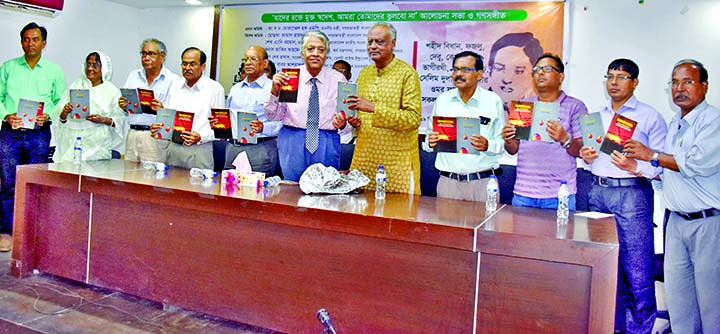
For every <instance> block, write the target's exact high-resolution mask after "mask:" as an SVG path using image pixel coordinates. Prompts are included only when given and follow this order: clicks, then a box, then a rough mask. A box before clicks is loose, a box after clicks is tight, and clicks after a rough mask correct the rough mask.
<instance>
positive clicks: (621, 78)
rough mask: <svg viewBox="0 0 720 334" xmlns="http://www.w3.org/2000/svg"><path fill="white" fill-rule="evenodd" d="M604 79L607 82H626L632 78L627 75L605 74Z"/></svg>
mask: <svg viewBox="0 0 720 334" xmlns="http://www.w3.org/2000/svg"><path fill="white" fill-rule="evenodd" d="M603 78H605V80H607V81H614V80H617V81H625V80H629V79H632V77H631V76H629V75H625V74H618V75H610V74H605V75H603Z"/></svg>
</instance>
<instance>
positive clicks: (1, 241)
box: [0, 234, 13, 252]
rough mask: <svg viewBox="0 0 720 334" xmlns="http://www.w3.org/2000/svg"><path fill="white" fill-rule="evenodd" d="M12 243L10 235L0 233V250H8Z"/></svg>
mask: <svg viewBox="0 0 720 334" xmlns="http://www.w3.org/2000/svg"><path fill="white" fill-rule="evenodd" d="M12 244H13V237H12V235H9V234H0V252H9V251H10V250H11V249H12Z"/></svg>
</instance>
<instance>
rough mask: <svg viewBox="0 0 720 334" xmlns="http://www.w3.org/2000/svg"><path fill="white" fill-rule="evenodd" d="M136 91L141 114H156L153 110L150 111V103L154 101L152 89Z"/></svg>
mask: <svg viewBox="0 0 720 334" xmlns="http://www.w3.org/2000/svg"><path fill="white" fill-rule="evenodd" d="M137 91H138V98H139V99H140V108H141V109H142V112H143V113H144V114H152V115H155V114H157V113H156V112H155V110H153V109H152V101H153V100H155V93H153V91H152V89H142V88H138V89H137Z"/></svg>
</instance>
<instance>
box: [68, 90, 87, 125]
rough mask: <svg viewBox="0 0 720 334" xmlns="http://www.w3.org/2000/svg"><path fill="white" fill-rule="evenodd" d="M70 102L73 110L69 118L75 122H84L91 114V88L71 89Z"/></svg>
mask: <svg viewBox="0 0 720 334" xmlns="http://www.w3.org/2000/svg"><path fill="white" fill-rule="evenodd" d="M70 103H71V104H72V107H73V109H72V111H71V112H70V117H69V119H70V120H71V121H73V122H82V121H84V120H85V119H86V118H87V116H88V115H90V90H89V89H71V90H70Z"/></svg>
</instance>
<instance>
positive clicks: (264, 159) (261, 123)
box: [210, 46, 282, 177]
mask: <svg viewBox="0 0 720 334" xmlns="http://www.w3.org/2000/svg"><path fill="white" fill-rule="evenodd" d="M243 63H244V64H245V74H246V76H245V79H244V80H243V81H241V82H238V83H237V84H235V85H234V86H233V87H232V88H231V89H230V94H229V95H228V97H227V108H229V109H230V110H232V111H233V117H234V118H235V120H237V112H238V111H251V112H254V113H255V114H256V115H257V119H256V120H255V121H252V122H250V127H252V128H253V131H255V133H258V142H257V144H243V143H241V142H240V141H238V140H237V139H234V138H236V137H237V134H236V133H233V139H230V140H228V145H227V147H226V149H225V166H224V169H234V167H233V161H234V160H235V158H236V157H237V156H238V154H240V153H242V152H245V153H246V154H247V157H248V160H249V161H250V166H251V167H252V170H253V171H254V172H262V173H265V175H266V176H268V177H270V176H272V175H275V174H276V173H277V172H276V167H277V162H278V150H277V136H278V134H279V133H280V128H281V127H282V122H281V121H270V120H268V119H267V117H266V116H265V110H264V105H265V100H267V98H268V96H270V89H272V80H270V79H269V78H268V77H267V76H266V75H265V69H266V68H267V66H268V57H267V52H266V51H265V48H263V47H260V46H251V47H249V48H248V49H247V51H245V59H243ZM216 122H217V120H215V119H214V118H213V117H212V116H211V117H210V126H213V125H214V124H215V123H216ZM235 130H236V129H233V132H235Z"/></svg>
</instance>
